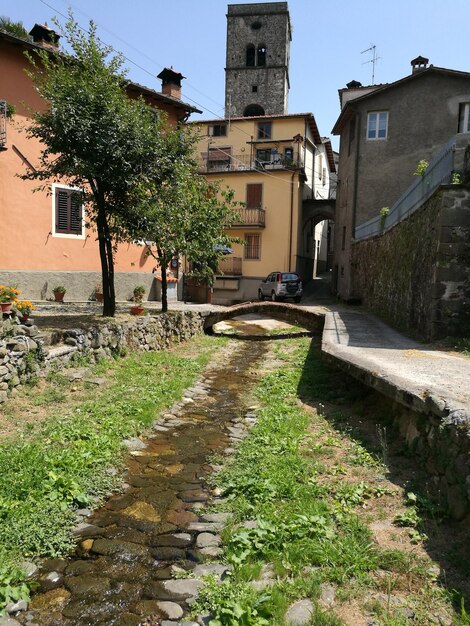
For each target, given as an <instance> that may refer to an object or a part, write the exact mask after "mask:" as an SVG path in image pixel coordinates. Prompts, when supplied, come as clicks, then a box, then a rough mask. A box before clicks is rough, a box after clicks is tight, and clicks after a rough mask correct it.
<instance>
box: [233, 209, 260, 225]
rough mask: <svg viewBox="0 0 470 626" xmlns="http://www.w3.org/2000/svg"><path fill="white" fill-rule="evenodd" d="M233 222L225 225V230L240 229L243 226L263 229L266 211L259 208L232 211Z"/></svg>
mask: <svg viewBox="0 0 470 626" xmlns="http://www.w3.org/2000/svg"><path fill="white" fill-rule="evenodd" d="M232 219H233V221H232V220H231V221H230V222H229V223H228V224H227V228H242V227H245V226H253V227H254V226H257V227H258V228H264V227H265V225H266V210H265V209H261V208H257V209H255V208H248V207H246V208H241V209H233V217H232Z"/></svg>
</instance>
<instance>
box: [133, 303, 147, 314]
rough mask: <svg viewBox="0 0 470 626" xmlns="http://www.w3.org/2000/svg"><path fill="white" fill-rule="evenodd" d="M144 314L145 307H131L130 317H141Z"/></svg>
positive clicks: (138, 305)
mask: <svg viewBox="0 0 470 626" xmlns="http://www.w3.org/2000/svg"><path fill="white" fill-rule="evenodd" d="M144 313H145V307H143V306H142V305H140V304H136V305H135V306H131V315H143V314H144Z"/></svg>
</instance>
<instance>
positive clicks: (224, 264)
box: [217, 256, 242, 276]
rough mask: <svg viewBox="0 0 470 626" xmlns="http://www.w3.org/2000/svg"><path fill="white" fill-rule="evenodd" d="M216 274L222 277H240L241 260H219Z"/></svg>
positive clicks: (228, 258) (236, 258) (238, 258)
mask: <svg viewBox="0 0 470 626" xmlns="http://www.w3.org/2000/svg"><path fill="white" fill-rule="evenodd" d="M217 274H223V275H224V276H241V275H242V259H241V257H239V256H224V257H222V258H221V259H220V260H219V266H218V268H217Z"/></svg>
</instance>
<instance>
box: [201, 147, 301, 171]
mask: <svg viewBox="0 0 470 626" xmlns="http://www.w3.org/2000/svg"><path fill="white" fill-rule="evenodd" d="M217 157H220V158H217V159H214V158H212V159H208V158H207V157H206V158H203V159H200V161H199V165H198V170H199V172H200V173H203V174H209V173H211V172H243V171H258V172H259V171H266V170H267V171H270V170H286V169H287V170H296V169H299V168H301V167H303V163H302V160H299V159H291V158H288V157H285V156H284V155H283V154H275V155H272V157H271V159H270V160H269V161H264V160H260V159H256V158H255V157H252V156H250V155H249V154H248V155H247V154H239V155H232V154H229V153H227V154H224V153H223V150H220V151H219V152H218V154H217Z"/></svg>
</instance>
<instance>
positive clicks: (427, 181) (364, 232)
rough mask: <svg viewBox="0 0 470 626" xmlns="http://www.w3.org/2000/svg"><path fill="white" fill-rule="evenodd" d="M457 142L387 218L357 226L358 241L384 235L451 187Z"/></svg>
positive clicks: (437, 158)
mask: <svg viewBox="0 0 470 626" xmlns="http://www.w3.org/2000/svg"><path fill="white" fill-rule="evenodd" d="M456 140H457V138H456V137H455V136H454V137H452V138H451V139H450V140H449V141H448V142H447V144H446V145H445V146H444V148H443V149H442V150H441V151H440V152H439V154H437V155H436V156H435V157H434V159H433V160H432V161H431V162H430V163H429V165H428V167H427V168H426V171H425V172H424V175H423V176H418V177H417V180H416V181H415V182H414V183H413V184H412V185H410V186H409V187H408V189H407V190H406V191H405V193H403V194H402V195H401V196H400V197H399V198H398V200H397V201H396V202H395V204H394V205H393V206H392V207H390V210H389V212H388V213H387V214H386V215H382V216H381V215H378V216H377V217H374V218H372V219H371V220H368V221H367V222H364V224H361V225H360V226H357V227H356V229H355V232H354V238H355V239H356V240H361V239H367V238H368V237H373V236H375V235H378V234H380V233H383V232H385V231H387V230H389V229H390V228H392V227H393V226H395V224H398V223H399V222H401V221H402V220H404V219H405V218H407V217H408V216H409V215H411V214H412V213H414V212H415V211H416V210H417V209H419V207H420V206H422V205H423V204H424V202H426V200H427V199H428V198H430V197H431V196H432V194H433V193H434V192H435V191H436V189H437V188H438V187H439V186H440V185H448V184H450V182H451V180H452V172H453V170H454V154H455V146H456Z"/></svg>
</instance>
